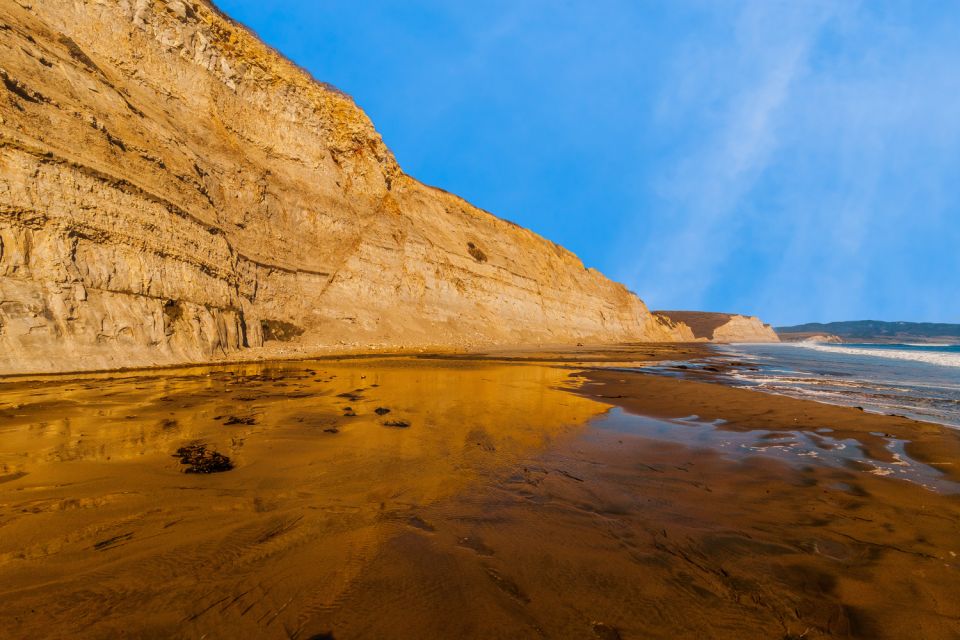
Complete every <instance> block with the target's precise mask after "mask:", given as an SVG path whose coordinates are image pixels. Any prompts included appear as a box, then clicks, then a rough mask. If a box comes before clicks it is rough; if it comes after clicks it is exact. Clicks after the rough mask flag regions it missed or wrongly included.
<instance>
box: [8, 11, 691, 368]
mask: <svg viewBox="0 0 960 640" xmlns="http://www.w3.org/2000/svg"><path fill="white" fill-rule="evenodd" d="M0 80H2V86H0V373H15V372H35V371H63V370H79V369H98V368H114V367H126V366H149V365H157V364H171V363H179V362H191V361H193V362H198V361H205V360H210V359H213V358H223V357H231V356H235V355H238V354H239V353H240V352H244V351H249V350H262V347H263V345H264V342H265V341H266V342H267V343H271V342H273V343H274V344H278V343H282V342H290V343H292V344H296V345H298V348H299V350H300V352H302V353H303V352H310V351H311V350H318V349H323V348H330V347H340V348H363V347H366V346H368V345H379V346H384V347H400V346H404V347H413V346H442V347H454V348H461V347H463V348H475V347H482V346H489V345H513V344H531V343H533V344H536V343H573V342H577V341H591V342H616V341H627V340H635V341H639V340H683V339H690V338H691V335H690V333H689V331H687V330H686V329H685V327H683V326H681V325H677V324H674V323H670V322H666V321H664V320H662V319H660V318H657V317H655V316H653V315H652V314H650V313H649V311H648V310H647V308H646V306H645V305H644V304H643V302H642V301H641V300H640V299H638V298H637V297H636V296H635V295H634V294H633V293H631V292H630V291H628V290H627V289H625V288H624V287H623V286H622V285H619V284H616V283H614V282H611V281H610V280H608V279H607V278H605V277H604V276H603V275H601V274H600V273H598V272H596V271H594V270H593V269H587V268H585V267H584V265H583V264H582V263H581V262H580V260H578V259H577V258H576V256H574V255H573V254H572V253H570V252H569V251H567V250H565V249H563V248H562V247H559V246H557V245H555V244H553V243H552V242H549V241H548V240H545V239H544V238H541V237H540V236H537V235H536V234H534V233H532V232H530V231H528V230H526V229H523V228H520V227H518V226H517V225H514V224H512V223H510V222H507V221H505V220H502V219H500V218H497V217H495V216H493V215H491V214H489V213H487V212H484V211H481V210H479V209H477V208H476V207H473V206H471V205H470V204H468V203H466V202H464V201H463V200H461V199H459V198H457V197H455V196H453V195H450V194H447V193H444V192H442V191H440V190H437V189H433V188H430V187H427V186H425V185H423V184H421V183H419V182H417V181H416V180H414V179H412V178H410V177H408V176H406V175H405V174H404V173H403V172H402V171H401V169H400V168H399V167H398V166H397V164H396V162H395V160H394V158H393V156H392V155H391V153H390V151H389V150H388V149H387V148H386V146H385V145H384V143H383V141H382V140H381V138H380V136H379V135H378V134H377V132H376V131H375V129H374V127H373V125H372V124H371V122H370V121H369V119H368V118H367V117H366V115H365V114H364V113H363V112H362V111H361V110H360V109H359V108H358V107H357V106H356V105H355V104H354V103H353V101H352V100H351V99H350V98H349V97H348V96H346V95H344V94H343V93H341V92H339V91H338V90H336V89H335V88H333V87H330V86H328V85H325V84H322V83H320V82H317V81H315V80H314V79H312V78H311V77H310V76H309V75H308V74H307V73H306V72H304V71H303V70H301V69H299V68H298V67H296V66H295V65H294V64H292V63H290V62H289V61H287V60H285V59H284V58H282V57H281V56H280V55H278V54H276V53H275V52H274V51H272V50H271V49H269V48H268V47H266V46H265V45H264V44H262V43H261V42H260V41H259V40H258V39H257V38H256V37H254V36H253V35H252V34H250V33H249V32H248V31H246V30H245V29H244V28H242V27H240V26H238V25H236V24H234V23H232V22H231V21H230V20H229V19H227V18H226V17H224V16H223V15H222V14H220V13H219V12H218V11H217V10H216V9H215V8H214V7H213V6H212V5H210V4H208V3H207V2H201V1H188V0H115V1H110V2H93V1H90V0H77V1H75V2H73V1H72V2H32V3H28V2H23V1H20V0H16V1H14V0H11V1H9V2H5V3H3V4H2V5H0Z"/></svg>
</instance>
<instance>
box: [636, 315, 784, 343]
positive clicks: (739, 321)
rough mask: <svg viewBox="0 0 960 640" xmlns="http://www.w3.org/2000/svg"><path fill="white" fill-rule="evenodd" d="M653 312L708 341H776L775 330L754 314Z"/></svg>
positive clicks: (777, 338) (778, 340)
mask: <svg viewBox="0 0 960 640" xmlns="http://www.w3.org/2000/svg"><path fill="white" fill-rule="evenodd" d="M654 315H657V316H659V317H661V318H664V319H669V320H671V321H673V322H677V323H683V324H685V325H686V326H688V327H690V329H691V330H692V331H693V335H694V337H696V338H697V339H701V340H709V341H711V342H780V338H779V337H778V336H777V332H776V331H774V330H773V327H771V326H770V325H768V324H764V323H763V322H762V321H761V320H760V319H759V318H757V317H756V316H742V315H738V314H734V313H710V312H706V311H656V312H654Z"/></svg>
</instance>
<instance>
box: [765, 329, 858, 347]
mask: <svg viewBox="0 0 960 640" xmlns="http://www.w3.org/2000/svg"><path fill="white" fill-rule="evenodd" d="M777 336H778V337H779V338H780V340H781V341H782V342H814V343H817V344H842V343H843V339H841V338H840V336H835V335H833V334H831V333H789V332H784V331H777Z"/></svg>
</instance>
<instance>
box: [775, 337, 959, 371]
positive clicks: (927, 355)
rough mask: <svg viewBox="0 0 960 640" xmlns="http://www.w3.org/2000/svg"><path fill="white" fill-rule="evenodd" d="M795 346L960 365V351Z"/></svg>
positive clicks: (814, 344)
mask: <svg viewBox="0 0 960 640" xmlns="http://www.w3.org/2000/svg"><path fill="white" fill-rule="evenodd" d="M793 346H797V347H800V348H803V349H812V350H814V351H820V352H822V353H843V354H846V355H850V356H871V357H874V358H887V359H891V360H911V361H913V362H925V363H927V364H935V365H939V366H941V367H960V353H945V352H938V351H911V350H907V349H871V348H867V347H844V346H841V345H827V344H816V343H800V342H795V343H793Z"/></svg>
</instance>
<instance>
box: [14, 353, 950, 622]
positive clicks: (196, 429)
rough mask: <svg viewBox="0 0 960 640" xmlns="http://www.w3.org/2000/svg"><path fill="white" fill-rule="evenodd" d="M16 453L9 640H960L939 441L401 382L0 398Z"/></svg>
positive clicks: (644, 396) (514, 369) (296, 377)
mask: <svg viewBox="0 0 960 640" xmlns="http://www.w3.org/2000/svg"><path fill="white" fill-rule="evenodd" d="M620 355H623V357H625V358H627V359H630V358H632V357H634V356H636V354H632V353H629V352H628V353H625V354H617V355H616V356H610V357H619V356H620ZM531 360H532V359H531ZM568 364H572V363H569V361H568ZM571 373H573V375H571ZM570 391H573V393H571V392H570ZM611 403H616V404H619V405H621V406H622V407H623V409H620V408H612V409H611ZM691 414H697V416H694V415H691ZM651 416H656V417H651ZM698 416H702V418H701V417H698ZM828 425H829V426H828ZM0 438H2V442H3V445H4V446H3V449H2V451H0V597H2V599H3V602H4V607H3V608H2V610H0V628H2V629H4V630H5V632H7V633H8V634H9V636H10V637H13V638H21V637H22V638H37V637H64V636H69V637H73V638H107V637H117V636H121V635H128V636H131V637H185V638H202V637H206V638H221V637H224V638H232V637H263V638H337V639H339V640H344V639H349V638H460V637H477V638H499V637H509V638H526V637H546V638H588V639H589V638H600V639H602V640H611V639H617V638H623V639H629V638H707V637H709V638H737V639H743V638H747V639H748V638H757V639H761V638H763V639H769V638H777V639H788V638H789V639H793V638H828V637H855V638H903V637H918V638H956V637H960V601H958V600H957V598H956V597H955V594H956V593H957V592H958V591H960V568H958V558H957V554H958V553H960V498H958V494H957V487H958V486H960V485H958V483H957V475H956V473H954V472H948V473H944V472H943V470H944V469H949V468H950V467H937V465H949V464H952V463H953V462H954V461H956V459H957V457H958V456H956V455H954V451H956V450H957V449H956V447H958V446H960V444H958V443H960V438H958V437H957V434H956V433H954V432H951V431H949V430H944V429H943V428H941V427H936V426H932V425H923V424H920V423H913V422H911V421H905V420H900V419H893V418H885V417H883V416H863V415H862V414H859V413H857V412H855V411H853V410H849V409H844V408H838V407H830V406H826V405H811V404H810V403H802V402H799V401H795V400H791V399H787V398H772V397H770V396H765V395H762V394H755V393H751V392H749V391H744V390H741V389H727V388H724V387H718V386H716V385H703V384H698V383H689V382H684V381H679V380H672V379H667V378H658V377H653V376H643V375H638V374H625V373H623V372H619V371H613V372H609V371H608V372H598V371H594V372H591V373H589V374H586V377H585V378H584V377H582V374H578V373H576V372H575V370H574V371H571V370H570V369H563V368H559V367H553V366H549V365H548V364H547V363H546V362H540V363H537V362H535V361H529V360H528V361H526V362H522V363H521V362H517V361H514V362H505V361H501V362H495V361H482V360H478V359H463V360H456V359H449V358H447V359H442V360H421V359H411V358H395V359H381V360H372V359H371V360H344V361H322V362H321V361H314V362H301V363H285V364H271V365H234V366H223V367H216V368H206V369H190V370H180V371H163V372H159V371H158V372H154V373H152V374H145V375H121V374H114V375H101V376H83V377H76V378H72V379H65V378H53V379H50V380H46V381H26V380H24V381H8V382H5V383H0ZM178 450H180V452H179V454H178V455H174V454H177V453H178ZM214 454H216V455H219V456H221V458H216V457H215V456H214ZM224 459H229V464H228V465H223V466H221V465H220V463H222V462H223V460H224ZM184 462H186V464H184ZM187 470H195V471H197V472H195V473H184V471H187ZM205 471H210V473H205ZM887 471H889V474H886V472H887Z"/></svg>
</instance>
